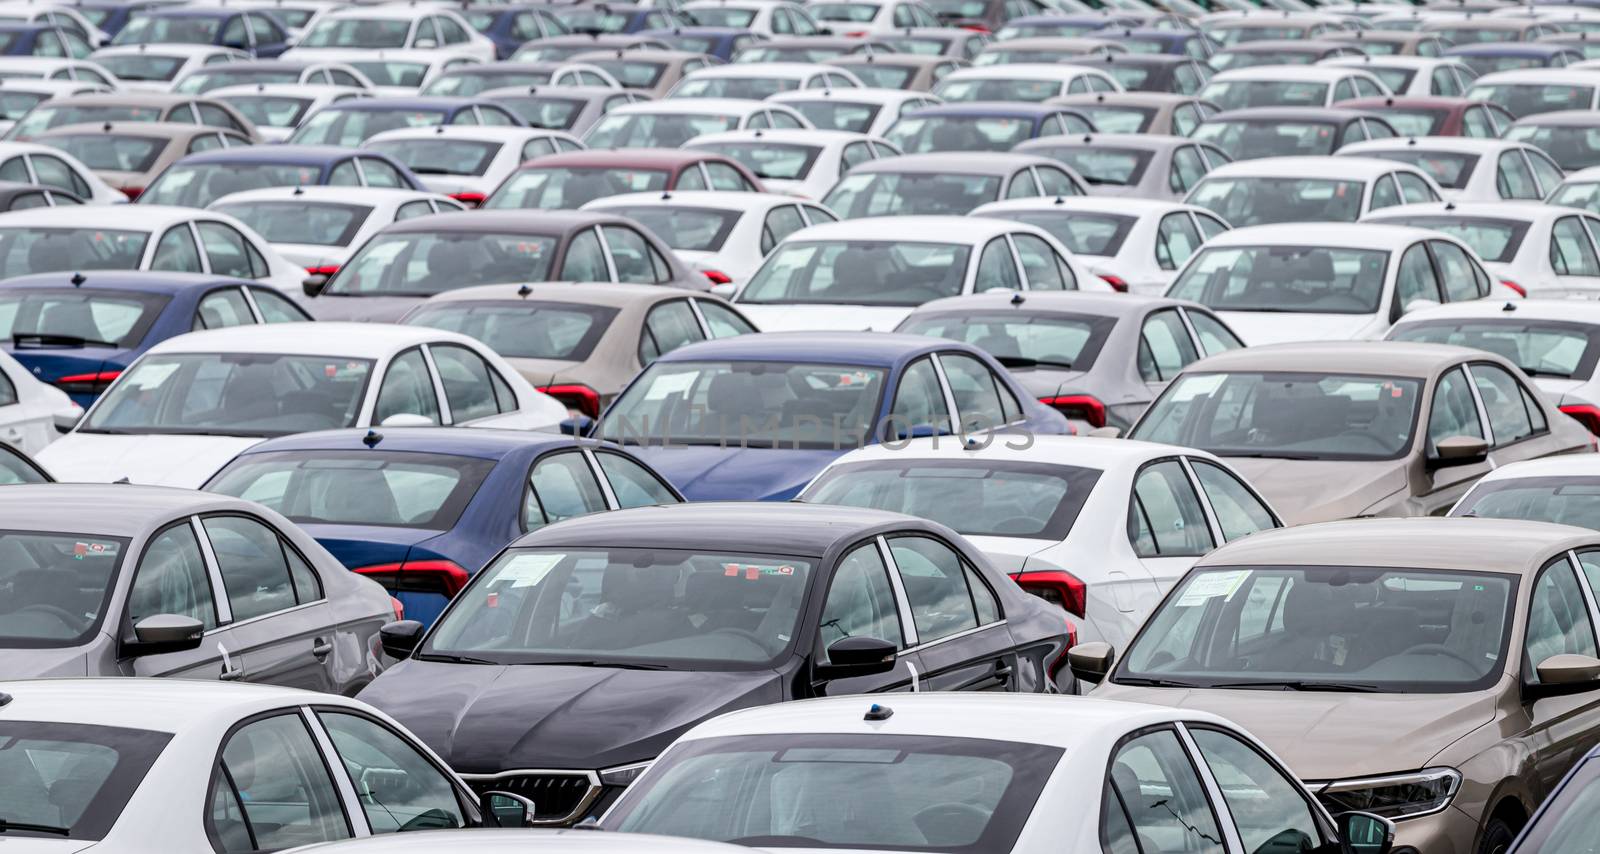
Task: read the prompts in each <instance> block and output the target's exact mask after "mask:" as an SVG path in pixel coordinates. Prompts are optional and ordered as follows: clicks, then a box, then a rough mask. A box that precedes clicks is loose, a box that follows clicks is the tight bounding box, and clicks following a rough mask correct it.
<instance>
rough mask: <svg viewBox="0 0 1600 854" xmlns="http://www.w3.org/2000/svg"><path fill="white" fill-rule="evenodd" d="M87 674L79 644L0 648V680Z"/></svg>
mask: <svg viewBox="0 0 1600 854" xmlns="http://www.w3.org/2000/svg"><path fill="white" fill-rule="evenodd" d="M88 675H90V673H89V656H88V653H86V652H85V651H84V648H83V647H81V646H69V647H64V648H61V649H17V648H15V647H6V648H4V649H3V650H0V680H8V679H43V678H46V677H51V676H88ZM95 675H98V674H95ZM0 841H3V837H0ZM0 854H10V850H9V849H7V848H5V847H4V846H0Z"/></svg>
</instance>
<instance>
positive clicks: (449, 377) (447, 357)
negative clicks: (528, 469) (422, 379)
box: [428, 344, 504, 424]
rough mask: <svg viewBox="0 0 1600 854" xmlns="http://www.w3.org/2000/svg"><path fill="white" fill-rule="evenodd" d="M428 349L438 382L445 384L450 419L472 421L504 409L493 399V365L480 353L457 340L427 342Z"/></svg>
mask: <svg viewBox="0 0 1600 854" xmlns="http://www.w3.org/2000/svg"><path fill="white" fill-rule="evenodd" d="M428 350H429V352H430V353H432V354H433V365H434V367H435V368H437V369H438V371H439V382H441V383H443V384H444V399H445V401H446V402H448V403H449V404H450V421H451V423H453V424H461V423H464V422H467V421H475V420H477V419H479V418H488V417H489V416H491V415H499V414H500V413H501V412H502V411H504V410H502V409H501V407H500V403H499V402H498V401H497V400H496V399H495V393H494V392H495V389H494V382H493V381H492V380H491V379H490V376H491V375H493V374H494V369H493V368H491V367H489V363H488V362H486V361H484V358H483V357H482V356H480V355H478V354H477V353H474V352H472V351H471V350H469V349H467V348H466V347H463V346H461V345H459V344H430V345H428Z"/></svg>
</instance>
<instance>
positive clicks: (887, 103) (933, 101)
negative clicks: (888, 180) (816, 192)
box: [767, 88, 944, 136]
mask: <svg viewBox="0 0 1600 854" xmlns="http://www.w3.org/2000/svg"><path fill="white" fill-rule="evenodd" d="M767 101H768V102H769V103H773V104H783V105H784V106H786V107H792V108H793V109H794V110H796V111H797V112H799V113H800V114H801V115H803V116H805V117H806V119H807V120H808V121H810V122H811V124H813V125H815V126H816V127H818V128H820V129H822V130H847V131H851V132H853V133H864V134H866V135H868V136H883V132H884V131H886V130H888V129H889V128H890V127H891V126H892V125H894V123H895V122H897V121H899V120H900V117H901V116H903V115H905V114H906V113H911V112H915V111H917V110H920V109H923V108H925V107H937V106H939V105H940V104H942V103H944V102H943V101H941V100H939V99H938V98H935V97H933V96H932V95H929V94H928V93H927V92H913V91H909V90H906V89H874V88H865V89H849V90H843V91H839V92H835V91H833V90H831V89H821V90H818V89H809V90H802V91H799V92H782V93H779V94H777V95H773V96H772V97H770V98H768V99H767Z"/></svg>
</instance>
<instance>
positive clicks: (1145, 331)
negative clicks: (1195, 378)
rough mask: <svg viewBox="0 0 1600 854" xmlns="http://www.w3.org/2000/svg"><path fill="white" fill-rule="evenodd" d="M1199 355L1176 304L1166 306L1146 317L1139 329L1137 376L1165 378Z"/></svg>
mask: <svg viewBox="0 0 1600 854" xmlns="http://www.w3.org/2000/svg"><path fill="white" fill-rule="evenodd" d="M1199 358H1200V353H1199V351H1197V350H1196V349H1195V346H1194V339H1192V338H1190V337H1189V330H1188V328H1187V327H1185V326H1184V325H1183V319H1182V318H1181V317H1179V316H1178V310H1177V309H1175V308H1165V309H1162V310H1160V311H1157V312H1152V313H1151V315H1150V316H1149V317H1147V318H1145V321H1144V326H1143V327H1142V328H1141V329H1140V331H1139V355H1138V361H1139V376H1141V377H1144V381H1145V382H1149V383H1157V382H1167V381H1169V380H1171V379H1172V378H1173V377H1175V376H1177V375H1178V372H1179V371H1181V370H1183V368H1184V366H1185V365H1187V364H1189V363H1190V362H1194V361H1196V360H1198V359H1199Z"/></svg>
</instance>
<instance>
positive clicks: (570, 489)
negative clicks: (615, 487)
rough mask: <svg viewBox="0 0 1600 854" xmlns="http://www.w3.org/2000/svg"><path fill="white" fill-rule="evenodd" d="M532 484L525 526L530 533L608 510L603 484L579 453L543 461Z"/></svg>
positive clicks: (531, 476) (547, 457)
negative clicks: (564, 521)
mask: <svg viewBox="0 0 1600 854" xmlns="http://www.w3.org/2000/svg"><path fill="white" fill-rule="evenodd" d="M528 483H529V486H530V487H531V488H530V489H529V490H528V493H527V495H526V496H525V497H524V500H523V508H522V526H523V528H525V529H527V530H529V531H532V530H534V529H536V528H541V527H543V526H545V525H549V524H551V523H554V522H560V521H561V520H563V519H573V518H576V517H578V516H587V515H589V514H590V513H599V512H601V511H604V510H606V509H607V507H606V498H605V493H603V492H601V491H600V482H599V481H598V480H595V476H594V470H593V469H591V468H589V463H588V462H587V461H586V460H584V458H583V454H581V453H579V452H578V451H561V452H559V453H554V454H547V455H545V456H543V457H540V458H539V461H538V462H536V463H534V464H533V471H532V473H531V474H529V475H528Z"/></svg>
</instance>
